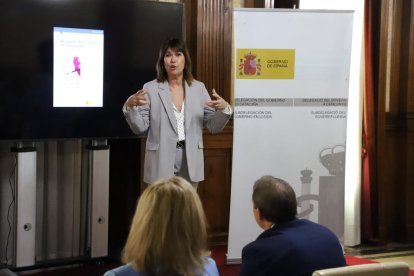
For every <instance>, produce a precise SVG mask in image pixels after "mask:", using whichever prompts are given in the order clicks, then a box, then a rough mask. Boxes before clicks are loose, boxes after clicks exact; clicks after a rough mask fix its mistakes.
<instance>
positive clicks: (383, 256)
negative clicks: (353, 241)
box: [345, 243, 414, 270]
mask: <svg viewBox="0 0 414 276" xmlns="http://www.w3.org/2000/svg"><path fill="white" fill-rule="evenodd" d="M345 253H346V254H348V255H351V256H358V257H361V258H365V259H368V260H372V261H376V262H380V263H384V262H397V261H403V262H406V263H407V264H408V265H409V266H410V269H412V270H414V244H397V243H394V244H388V245H386V246H369V245H360V246H356V247H346V248H345Z"/></svg>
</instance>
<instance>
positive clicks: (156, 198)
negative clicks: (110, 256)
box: [123, 177, 207, 275]
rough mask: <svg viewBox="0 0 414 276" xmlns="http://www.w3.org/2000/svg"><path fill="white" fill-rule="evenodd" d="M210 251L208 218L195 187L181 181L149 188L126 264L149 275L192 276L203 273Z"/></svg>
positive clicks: (130, 238) (130, 240)
mask: <svg viewBox="0 0 414 276" xmlns="http://www.w3.org/2000/svg"><path fill="white" fill-rule="evenodd" d="M206 248H207V230H206V220H205V215H204V211H203V207H202V205H201V201H200V199H199V197H198V195H197V193H196V191H195V190H194V188H193V187H192V185H191V184H190V183H188V182H187V181H186V180H185V179H184V178H181V177H171V178H168V179H164V180H160V181H158V182H155V183H153V184H152V185H149V186H148V188H146V190H145V191H144V192H143V193H142V195H141V197H140V199H139V200H138V204H137V208H136V211H135V215H134V218H133V221H132V225H131V229H130V232H129V236H128V240H127V242H126V245H125V248H124V254H123V262H124V263H132V264H133V266H134V268H135V269H136V270H137V271H143V272H145V273H147V274H148V275H190V274H192V273H194V272H195V271H198V270H199V269H200V270H201V269H202V267H203V265H204V257H205V256H206V255H207V254H206V252H207V251H206Z"/></svg>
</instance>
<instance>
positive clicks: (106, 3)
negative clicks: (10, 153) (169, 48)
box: [0, 0, 184, 141]
mask: <svg viewBox="0 0 414 276" xmlns="http://www.w3.org/2000/svg"><path fill="white" fill-rule="evenodd" d="M183 10H184V8H183V5H182V4H178V3H166V2H158V1H143V0H65V1H60V0H58V1H57V0H12V1H9V0H0V36H1V39H0V95H1V96H0V141H6V140H7V141H35V140H48V139H73V138H91V139H95V138H129V137H134V135H133V133H132V132H131V130H130V129H129V127H128V125H127V123H126V122H125V119H124V116H123V114H122V105H123V103H124V102H125V101H126V99H127V98H128V96H129V95H131V94H132V93H134V92H135V91H137V90H138V89H140V88H141V87H142V85H143V84H144V83H145V82H147V81H150V80H152V79H154V78H155V62H156V59H157V57H158V50H159V47H160V45H161V44H162V42H163V41H164V40H165V39H166V38H168V37H182V31H183Z"/></svg>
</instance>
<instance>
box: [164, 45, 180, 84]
mask: <svg viewBox="0 0 414 276" xmlns="http://www.w3.org/2000/svg"><path fill="white" fill-rule="evenodd" d="M184 66H185V57H184V54H183V53H182V52H179V51H177V50H175V49H171V48H168V49H167V51H166V52H165V54H164V67H165V70H166V71H167V74H168V77H173V76H180V75H182V74H183V71H184Z"/></svg>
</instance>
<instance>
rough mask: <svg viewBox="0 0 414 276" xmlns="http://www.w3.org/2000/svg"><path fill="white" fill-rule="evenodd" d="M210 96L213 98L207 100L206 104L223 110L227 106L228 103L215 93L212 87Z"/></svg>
mask: <svg viewBox="0 0 414 276" xmlns="http://www.w3.org/2000/svg"><path fill="white" fill-rule="evenodd" d="M211 96H212V97H213V100H211V101H209V102H208V103H207V105H208V106H209V107H211V108H214V109H215V110H223V109H225V108H226V107H227V105H228V103H227V102H226V101H225V100H224V99H223V98H222V97H220V95H219V94H217V92H216V90H215V89H213V91H212V94H211Z"/></svg>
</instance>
